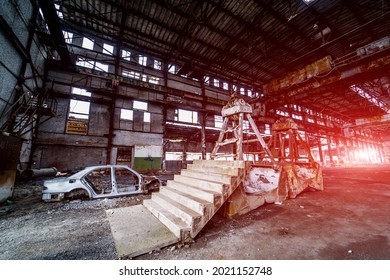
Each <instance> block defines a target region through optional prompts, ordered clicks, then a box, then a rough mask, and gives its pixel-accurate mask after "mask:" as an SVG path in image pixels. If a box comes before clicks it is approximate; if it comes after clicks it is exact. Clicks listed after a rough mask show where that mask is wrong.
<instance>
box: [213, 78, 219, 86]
mask: <svg viewBox="0 0 390 280" xmlns="http://www.w3.org/2000/svg"><path fill="white" fill-rule="evenodd" d="M214 86H215V87H219V80H217V79H214Z"/></svg>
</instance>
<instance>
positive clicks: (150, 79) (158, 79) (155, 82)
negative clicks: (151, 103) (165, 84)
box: [149, 76, 160, 85]
mask: <svg viewBox="0 0 390 280" xmlns="http://www.w3.org/2000/svg"><path fill="white" fill-rule="evenodd" d="M159 82H160V78H157V77H153V76H151V77H150V78H149V83H151V84H155V85H158V84H159Z"/></svg>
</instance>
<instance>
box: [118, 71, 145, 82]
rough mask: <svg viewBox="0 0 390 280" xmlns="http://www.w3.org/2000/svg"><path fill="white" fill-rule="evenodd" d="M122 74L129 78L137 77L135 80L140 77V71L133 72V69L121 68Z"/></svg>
mask: <svg viewBox="0 0 390 280" xmlns="http://www.w3.org/2000/svg"><path fill="white" fill-rule="evenodd" d="M122 75H123V76H124V77H129V78H133V79H137V80H139V79H140V78H141V73H138V72H134V71H127V70H123V71H122Z"/></svg>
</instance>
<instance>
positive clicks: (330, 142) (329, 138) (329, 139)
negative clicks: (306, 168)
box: [326, 136, 333, 165]
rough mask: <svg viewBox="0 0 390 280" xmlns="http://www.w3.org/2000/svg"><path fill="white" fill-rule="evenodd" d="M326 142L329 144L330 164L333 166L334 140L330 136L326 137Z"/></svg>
mask: <svg viewBox="0 0 390 280" xmlns="http://www.w3.org/2000/svg"><path fill="white" fill-rule="evenodd" d="M326 142H327V144H328V154H329V161H330V164H331V165H333V156H332V139H331V137H330V136H328V137H326Z"/></svg>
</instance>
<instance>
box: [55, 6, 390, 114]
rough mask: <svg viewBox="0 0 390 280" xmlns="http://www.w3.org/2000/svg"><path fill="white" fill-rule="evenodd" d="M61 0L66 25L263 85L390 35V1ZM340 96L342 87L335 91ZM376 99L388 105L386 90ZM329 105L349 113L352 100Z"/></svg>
mask: <svg viewBox="0 0 390 280" xmlns="http://www.w3.org/2000/svg"><path fill="white" fill-rule="evenodd" d="M56 3H58V4H59V5H60V7H61V9H62V12H63V15H64V18H63V23H64V25H65V26H67V27H68V28H80V29H81V30H83V32H88V30H90V31H91V32H93V33H94V35H96V34H98V35H99V36H100V37H101V38H104V39H106V40H111V41H114V42H115V41H117V40H118V37H119V36H120V37H121V39H122V40H123V44H124V46H126V47H129V48H132V49H134V50H135V51H138V52H140V53H141V52H144V53H146V54H151V55H153V56H155V57H159V58H161V59H164V60H165V61H168V62H169V61H171V62H174V63H176V64H178V65H179V67H180V66H184V65H185V66H186V67H187V68H188V67H190V68H191V69H192V70H194V71H193V72H194V73H204V74H206V75H210V76H215V77H217V78H221V79H223V80H226V81H231V82H233V83H238V84H242V85H247V86H251V87H254V88H258V89H259V88H261V87H262V85H264V84H266V83H268V82H270V81H271V80H273V79H277V78H281V77H283V76H285V75H287V74H288V73H290V72H292V71H295V70H299V69H301V68H303V67H305V66H306V65H308V64H311V63H313V62H315V61H317V60H319V59H321V58H323V57H325V56H327V55H330V56H331V57H332V58H334V59H335V58H339V57H343V56H345V55H347V54H348V53H351V52H354V51H356V49H357V48H359V47H360V46H363V45H365V44H367V43H369V42H373V41H375V40H377V39H380V38H383V37H385V36H389V35H390V1H370V0H355V1H343V0H317V1H314V2H313V3H312V4H309V5H306V4H305V3H304V2H303V1H301V0H294V1H285V0H262V1H261V0H239V1H237V0H207V1H200V0H198V1H197V0H192V1H191V0H188V1H185V0H182V1H179V0H133V1H125V0H121V1H113V0H60V1H56ZM335 96H337V93H334V96H333V97H332V98H336V97H335ZM329 98H331V97H329ZM378 98H382V99H383V102H384V103H385V104H387V106H390V103H389V98H388V96H385V94H382V95H380V96H379V97H378ZM334 100H336V99H334ZM334 104H337V102H334ZM329 106H330V107H332V106H331V105H329ZM332 108H333V110H336V111H337V110H340V111H343V110H344V111H345V113H347V108H348V106H340V107H337V105H333V107H332ZM355 109H356V108H355V107H353V108H352V107H351V108H350V110H351V111H354V110H355Z"/></svg>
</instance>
